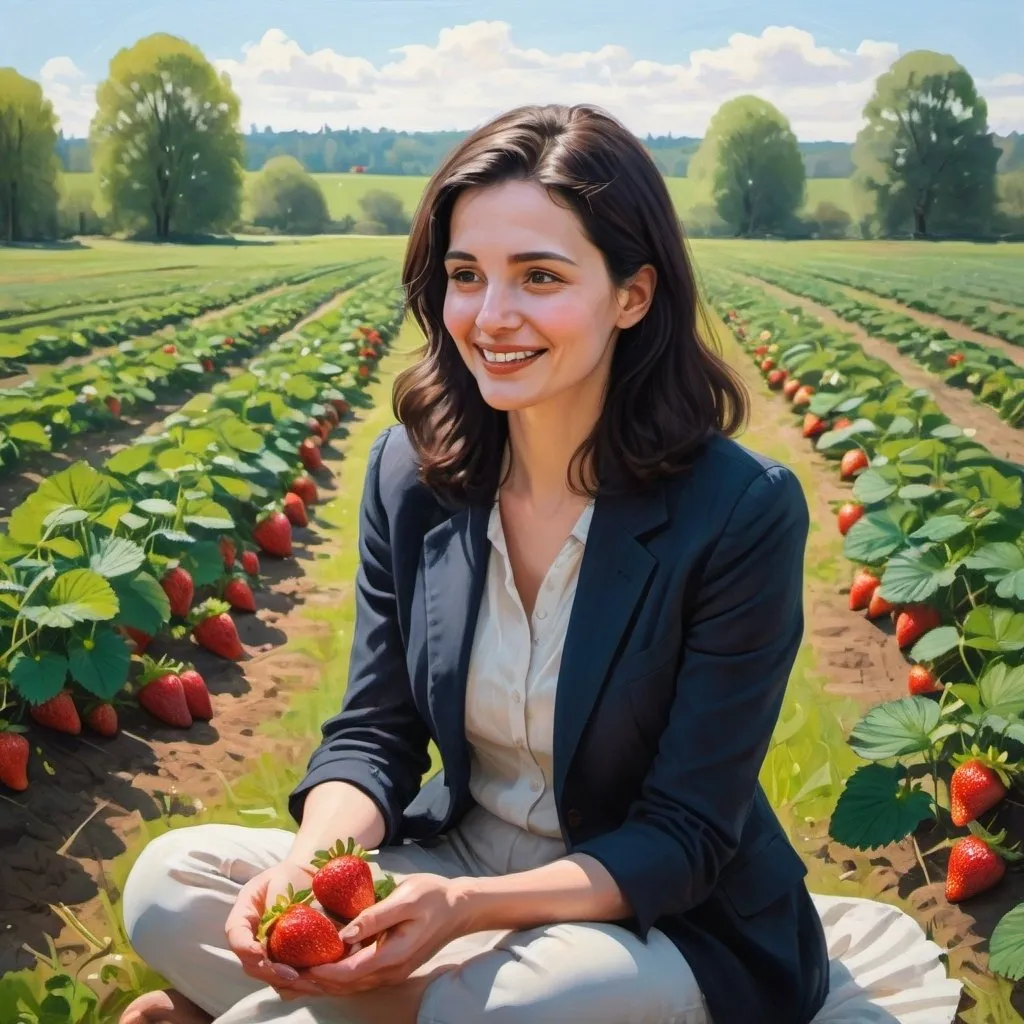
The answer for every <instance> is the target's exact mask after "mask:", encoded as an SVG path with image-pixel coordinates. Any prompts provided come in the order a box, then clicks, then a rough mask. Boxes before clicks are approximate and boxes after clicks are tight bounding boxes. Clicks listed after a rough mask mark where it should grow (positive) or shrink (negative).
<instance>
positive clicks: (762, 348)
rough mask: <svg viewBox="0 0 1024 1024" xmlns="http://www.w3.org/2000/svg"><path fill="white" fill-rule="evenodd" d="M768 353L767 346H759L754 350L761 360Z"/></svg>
mask: <svg viewBox="0 0 1024 1024" xmlns="http://www.w3.org/2000/svg"><path fill="white" fill-rule="evenodd" d="M767 351H768V346H767V345H758V346H757V348H755V349H754V355H755V356H757V357H758V358H761V357H762V356H763V355H764V354H765V353H766V352H767Z"/></svg>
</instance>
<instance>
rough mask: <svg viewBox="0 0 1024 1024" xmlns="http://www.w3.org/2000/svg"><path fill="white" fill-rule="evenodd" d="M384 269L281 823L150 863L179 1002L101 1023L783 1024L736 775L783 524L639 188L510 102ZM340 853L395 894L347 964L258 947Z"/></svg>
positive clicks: (151, 922)
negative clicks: (348, 502)
mask: <svg viewBox="0 0 1024 1024" xmlns="http://www.w3.org/2000/svg"><path fill="white" fill-rule="evenodd" d="M403 280H404V285H405V289H406V294H407V297H408V301H409V305H410V307H411V309H412V312H413V314H414V315H415V317H416V320H417V321H418V323H419V325H420V327H421V328H422V330H423V332H424V334H425V336H426V339H427V344H426V350H425V353H424V355H423V358H422V360H421V361H420V362H419V363H417V364H416V365H415V366H413V367H412V368H410V369H408V370H406V371H405V372H404V373H403V374H402V375H401V376H400V378H399V379H398V381H397V382H396V385H395V410H396V415H397V418H398V420H399V421H400V425H397V426H395V427H393V428H390V429H388V430H387V431H385V432H384V433H383V434H382V435H381V436H380V437H378V439H377V441H376V443H375V444H374V446H373V448H372V451H371V453H370V458H369V467H368V470H367V474H366V481H365V490H364V494H363V499H362V513H361V536H360V556H361V562H360V568H359V573H358V577H357V618H356V626H355V632H354V636H353V647H352V656H351V664H350V674H349V679H348V688H347V693H346V697H345V703H344V707H343V708H342V710H341V712H340V713H339V714H338V715H336V716H334V717H333V718H331V719H330V720H329V721H327V722H326V723H325V724H324V726H323V742H322V744H321V745H320V747H319V748H318V749H317V750H316V751H315V752H314V753H313V755H312V758H311V760H310V763H309V767H308V772H307V774H306V776H305V778H304V779H303V780H302V782H301V783H300V784H299V786H298V787H297V788H296V790H295V791H294V793H293V794H292V796H291V799H290V810H291V813H292V815H293V816H294V818H295V820H296V822H297V823H298V824H299V828H298V831H297V833H295V834H292V833H290V832H287V831H284V830H277V829H246V828H238V827H232V826H221V825H205V826H196V827H193V828H186V829H179V830H175V831H172V832H170V833H168V834H167V835H165V836H162V837H160V838H159V839H158V840H156V841H154V842H152V843H151V844H150V845H149V846H148V847H147V849H146V851H145V852H144V853H143V855H142V857H141V858H140V860H139V862H138V863H137V864H136V866H135V868H134V869H133V872H132V875H131V877H130V878H129V881H128V884H127V887H126V890H125V894H124V916H125V924H126V928H127V930H128V933H129V935H130V937H131V940H132V943H133V944H134V946H135V948H136V949H137V950H138V952H139V953H140V954H141V955H142V956H143V957H144V958H145V959H146V960H147V961H148V962H149V963H150V964H151V965H152V966H154V967H155V968H156V969H157V970H158V971H159V972H160V973H161V974H162V975H164V976H165V977H167V978H168V979H169V980H170V981H171V982H172V984H174V986H175V990H172V991H171V992H170V993H152V994H150V995H149V996H146V997H144V998H143V999H141V1000H138V1001H137V1002H136V1004H134V1006H133V1008H132V1009H130V1010H129V1011H128V1012H126V1014H125V1015H124V1017H123V1018H122V1020H123V1021H124V1022H125V1024H137V1022H138V1021H157V1020H167V1021H172V1020H173V1021H208V1020H211V1019H213V1018H214V1017H215V1018H216V1019H217V1021H218V1022H219V1024H242V1022H243V1021H244V1022H246V1024H257V1022H266V1021H284V1020H287V1021H290V1022H300V1021H301V1022H307V1024H311V1022H321V1021H323V1022H327V1021H353V1022H363V1021H388V1022H391V1021H396V1022H397V1021H420V1022H434V1024H441V1022H444V1024H472V1022H474V1021H494V1022H499V1021H500V1022H523V1021H545V1022H546V1021H560V1022H569V1021H579V1022H584V1021H585V1022H587V1024H601V1022H607V1024H613V1022H614V1024H624V1022H634V1021H636V1022H647V1021H649V1022H658V1024H662V1022H665V1024H667V1022H676V1024H680V1022H682V1024H707V1022H710V1021H713V1022H714V1024H750V1022H752V1021H758V1022H760V1024H806V1022H808V1021H810V1020H811V1019H812V1017H814V1015H815V1013H816V1012H817V1011H818V1009H819V1008H820V1007H821V1006H822V1005H823V1003H824V1001H825V997H826V993H827V989H828V974H829V964H828V956H827V951H826V946H825V939H824V935H823V931H822V926H821V922H820V919H819V916H818V914H817V912H816V911H815V908H814V905H813V903H812V900H811V898H810V894H809V893H808V891H807V888H806V885H805V882H804V875H805V873H806V868H805V867H804V865H803V863H802V861H801V860H800V858H799V856H798V855H797V853H796V852H795V851H794V850H793V848H792V847H791V846H790V844H789V842H788V841H787V839H786V836H785V833H784V832H783V829H782V828H781V826H780V824H779V822H778V820H777V818H776V817H775V815H774V813H773V811H772V809H771V807H770V805H769V804H768V801H767V799H766V798H765V795H764V793H763V791H762V790H761V788H760V786H759V784H758V772H759V769H760V767H761V764H762V760H763V758H764V756H765V753H766V750H767V747H768V744H769V740H770V737H771V734H772V731H773V728H774V726H775V723H776V720H777V717H778V715H779V711H780V707H781V704H782V700H783V695H784V691H785V688H786V682H787V677H788V675H789V672H790V669H791V667H792V665H793V662H794V659H795V657H796V653H797V649H798V646H799V644H800V640H801V635H802V631H803V612H802V595H801V591H802V582H803V579H802V560H803V555H804V545H805V540H806V536H807V530H808V514H807V507H806V504H805V501H804V497H803V493H802V491H801V488H800V485H799V483H798V482H797V480H796V478H795V476H794V475H793V474H792V473H791V472H790V471H789V470H788V469H787V468H785V467H783V466H781V465H779V464H778V463H775V462H772V461H771V460H769V459H767V458H764V457H762V456H760V455H756V454H754V453H752V452H750V451H747V450H746V449H744V448H743V447H741V446H740V445H739V444H737V443H736V442H735V441H733V440H731V439H730V435H732V434H734V433H735V432H736V431H737V430H738V429H739V427H740V426H741V425H742V424H743V422H744V419H745V416H746V412H747V406H746V396H745V393H744V391H743V389H742V385H741V384H739V383H738V381H737V380H736V378H734V376H733V375H732V373H731V372H730V371H729V369H728V368H727V367H726V365H725V364H724V363H723V362H722V361H721V360H720V359H719V358H718V357H717V356H716V355H715V354H714V353H713V352H712V351H711V350H710V349H709V348H708V347H707V346H706V345H705V343H704V341H703V340H702V339H701V336H700V334H699V333H698V318H697V310H698V298H697V291H696V287H695V284H694V278H693V273H692V270H691V268H690V266H689V264H688V261H687V258H686V253H685V248H684V243H683V239H682V237H681V234H680V230H679V226H678V222H677V220H676V217H675V214H674V211H673V208H672V203H671V200H670V198H669V195H668V192H667V190H666V186H665V184H664V181H663V179H662V177H661V175H660V174H659V173H658V171H657V169H656V168H655V166H654V164H653V163H652V161H651V160H650V158H649V156H648V155H647V154H646V152H645V151H644V149H643V147H642V146H641V145H640V143H639V142H638V141H637V140H636V139H635V138H634V137H633V136H632V135H631V134H630V133H629V132H627V131H626V130H625V129H624V128H623V127H622V125H620V124H619V123H618V122H617V121H615V120H614V119H612V118H611V117H609V116H608V115H607V114H605V113H603V112H601V111H599V110H597V109H594V108H593V107H588V106H575V107H564V106H546V107H523V108H519V109H516V110H513V111H511V112H510V113H507V114H505V115H503V116H501V117H498V118H497V119H495V120H494V121H492V122H491V123H489V124H487V125H485V126H484V127H482V128H480V129H479V130H478V131H476V132H474V133H473V134H472V135H470V136H469V137H468V138H467V139H465V141H464V142H462V143H461V144H460V145H459V146H458V147H457V148H456V149H455V151H454V152H453V153H452V154H451V155H450V156H449V157H448V159H447V160H446V161H445V163H444V165H443V166H442V167H441V168H440V169H439V170H438V172H437V173H436V174H435V175H434V177H433V178H432V180H431V181H430V183H429V185H428V187H427V190H426V193H425V196H424V198H423V200H422V203H421V205H420V208H419V210H418V211H417V215H416V220H415V223H414V225H413V227H412V231H411V235H410V239H409V246H408V251H407V256H406V260H405V266H404V270H403ZM431 740H433V741H434V742H435V743H436V744H437V747H438V749H439V750H440V753H441V756H442V760H443V771H442V772H441V773H439V774H438V775H436V776H434V777H433V778H432V779H431V780H430V781H428V782H427V783H426V784H425V785H424V786H423V788H422V789H421V788H420V781H421V778H422V776H423V774H424V773H425V772H426V770H427V769H428V767H429V759H428V754H427V747H428V742H429V741H431ZM350 835H351V836H353V837H355V839H356V840H357V841H358V842H360V843H362V845H364V846H366V847H368V848H378V847H379V848H380V854H379V857H378V858H377V861H378V865H379V868H380V869H381V870H384V871H390V872H392V873H393V874H395V875H396V877H398V878H399V879H400V880H401V884H400V885H399V887H398V889H397V890H396V891H395V893H394V894H393V895H392V896H391V897H389V898H388V899H387V900H386V901H385V902H384V903H381V904H379V905H378V906H377V907H375V908H373V909H371V910H370V911H367V912H366V913H365V914H363V915H362V916H361V917H360V918H358V919H357V920H356V921H355V922H354V924H353V926H352V932H353V937H352V941H354V942H359V943H361V944H362V948H361V949H360V950H359V951H358V952H356V953H355V954H353V955H352V956H350V957H349V958H347V959H345V960H343V961H342V962H340V963H338V964H333V965H329V966H325V967H321V968H313V969H310V970H305V971H298V972H297V971H293V970H291V969H289V968H286V967H284V966H282V965H273V964H267V963H266V961H265V959H264V957H263V951H262V950H261V948H260V946H259V944H258V943H257V942H256V940H255V938H254V935H253V931H254V925H255V923H256V922H257V921H258V917H259V914H260V912H261V910H262V908H263V907H264V905H265V904H266V903H267V901H268V900H269V901H272V900H273V899H274V897H275V896H276V895H277V894H278V893H280V892H283V891H284V890H285V889H286V887H287V885H288V883H289V882H290V883H292V884H293V885H294V886H295V888H296V889H298V888H300V887H303V886H306V885H308V883H309V877H310V876H309V873H308V865H309V862H310V860H311V858H312V856H313V853H314V851H316V850H319V849H323V848H325V847H327V846H328V845H330V844H332V843H333V842H334V841H336V840H337V839H339V838H342V839H344V838H347V837H348V836H350ZM403 841H407V842H403ZM385 931H386V933H387V941H386V942H382V943H379V944H378V943H377V942H376V941H375V940H376V939H377V938H378V937H379V936H381V935H382V934H383V933H384V932H385ZM344 934H345V936H346V937H348V934H347V932H346V933H344ZM147 1000H148V1002H147Z"/></svg>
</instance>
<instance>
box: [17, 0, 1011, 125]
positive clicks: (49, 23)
mask: <svg viewBox="0 0 1024 1024" xmlns="http://www.w3.org/2000/svg"><path fill="white" fill-rule="evenodd" d="M153 32H169V33H171V34H173V35H178V36H181V37H183V38H185V39H187V40H188V41H189V42H191V43H193V44H195V45H196V46H198V47H199V48H200V49H201V50H202V51H203V53H204V54H205V55H206V57H207V58H208V59H209V60H211V61H212V62H213V63H214V64H215V65H216V66H217V67H218V68H219V69H221V70H223V71H226V72H227V73H228V74H229V75H230V77H231V81H232V84H233V87H234V88H235V90H236V92H237V93H238V95H239V97H240V99H241V104H242V125H243V128H244V129H245V130H248V128H249V126H250V125H251V124H255V125H257V126H258V127H259V128H261V129H262V128H263V127H265V126H269V127H272V128H274V129H276V130H288V129H302V130H308V131H316V130H318V129H320V128H321V127H322V126H323V125H324V124H327V125H330V126H331V127H332V128H346V127H351V128H361V127H367V128H371V129H376V128H382V127H383V128H393V129H399V130H407V131H417V130H420V131H435V130H459V131H465V130H469V129H471V128H473V127H475V126H476V125H478V124H480V123H482V122H483V121H485V120H487V119H488V118H490V117H492V116H494V115H495V114H497V113H499V112H500V111H502V110H505V109H508V108H509V107H512V106H515V105H517V104H519V103H526V102H591V103H597V104H598V105H600V106H602V107H604V108H605V109H607V110H608V111H609V112H611V113H612V114H614V115H615V116H617V117H619V118H620V119H621V120H622V121H623V122H624V123H625V124H626V126H627V127H628V128H630V129H631V130H632V131H634V132H636V133H637V134H641V135H643V134H647V133H651V134H655V135H667V134H672V135H677V136H678V135H691V136H700V135H703V133H704V130H705V128H706V127H707V123H708V120H709V119H710V117H711V116H712V114H713V113H714V112H715V110H716V109H717V108H718V106H719V105H720V104H721V103H722V102H724V101H725V100H727V99H729V98H731V97H733V96H737V95H741V94H744V93H751V92H753V93H756V94H758V95H759V96H762V97H763V98H765V99H767V100H769V101H771V102H772V103H774V104H775V105H776V106H777V107H778V108H779V109H780V110H781V111H782V112H783V113H784V114H786V115H787V117H789V119H790V123H791V124H792V127H793V130H794V131H795V132H796V134H797V136H798V137H799V138H800V139H802V140H806V141H813V140H824V139H833V140H838V141H850V140H852V139H853V138H854V137H855V136H856V133H857V131H858V129H859V127H860V125H861V123H862V118H861V111H862V109H863V106H864V103H865V102H866V101H867V99H868V98H869V97H870V95H871V91H872V86H873V83H874V79H875V78H876V77H877V76H878V75H879V74H880V73H882V72H883V71H885V70H886V69H887V68H888V67H889V65H890V64H891V63H892V62H893V61H894V60H895V59H896V58H898V57H899V56H900V55H902V54H904V53H907V52H908V51H910V50H915V49H932V50H938V51H940V52H943V53H950V54H952V55H953V56H954V57H956V59H957V60H959V61H960V62H961V63H962V64H963V65H964V66H965V67H966V68H967V70H968V71H969V72H970V73H971V74H972V75H973V76H974V79H975V82H976V83H977V85H978V88H979V90H980V92H981V93H982V95H984V96H985V98H986V100H987V101H988V108H989V126H990V128H991V129H992V130H994V131H997V132H999V133H1001V134H1005V133H1006V132H1008V131H1011V130H1017V131H1021V130H1024V2H1021V0H927V2H926V0H856V2H853V3H851V2H848V0H816V2H809V0H748V2H746V3H739V2H735V0H716V2H714V3H712V4H698V5H695V4H693V3H689V2H687V0H502V2H499V0H472V2H470V0H244V2H243V0H163V2H161V3H153V2H150V0H0V67H4V66H13V67H14V68H15V69H16V70H17V71H19V72H20V73H21V74H23V75H25V76H27V77H29V78H33V79H35V80H37V81H39V82H40V83H41V84H42V86H43V90H44V92H45V93H46V95H47V97H48V98H49V99H50V101H51V102H52V103H53V105H54V108H55V110H56V111H57V114H58V115H59V117H60V122H61V128H62V130H63V132H64V134H65V135H72V136H83V135H85V134H87V132H88V126H89V121H90V119H91V117H92V115H93V112H94V111H95V101H94V92H95V88H96V85H97V83H99V82H100V81H102V80H103V78H104V77H105V76H106V74H107V71H108V66H109V62H110V60H111V58H112V57H113V56H114V55H115V53H116V52H117V51H118V50H119V49H121V48H122V47H127V46H131V45H132V44H133V43H134V42H136V41H137V40H138V39H140V38H141V37H143V36H145V35H149V34H150V33H153Z"/></svg>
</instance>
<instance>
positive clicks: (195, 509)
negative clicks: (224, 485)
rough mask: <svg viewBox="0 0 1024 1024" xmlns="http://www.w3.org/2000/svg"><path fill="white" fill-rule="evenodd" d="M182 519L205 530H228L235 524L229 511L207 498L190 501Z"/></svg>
mask: <svg viewBox="0 0 1024 1024" xmlns="http://www.w3.org/2000/svg"><path fill="white" fill-rule="evenodd" d="M184 519H185V522H186V523H189V524H191V525H192V526H201V527H203V528H204V529H207V530H230V529H231V528H232V527H233V526H234V525H235V521H234V519H232V518H231V513H230V512H228V510H227V509H226V508H225V507H224V506H223V505H218V504H217V502H215V501H211V500H209V499H205V500H203V501H196V502H190V503H189V505H188V508H187V509H186V512H185V516H184Z"/></svg>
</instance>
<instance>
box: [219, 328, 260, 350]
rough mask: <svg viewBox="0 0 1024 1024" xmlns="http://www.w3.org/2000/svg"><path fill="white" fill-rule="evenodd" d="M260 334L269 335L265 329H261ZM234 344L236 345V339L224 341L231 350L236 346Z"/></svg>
mask: <svg viewBox="0 0 1024 1024" xmlns="http://www.w3.org/2000/svg"><path fill="white" fill-rule="evenodd" d="M260 333H261V334H266V333H267V329H266V328H265V327H261V328H260ZM234 343H235V339H234V338H225V339H224V344H225V345H227V347H228V348H231V346H232V345H234Z"/></svg>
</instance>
